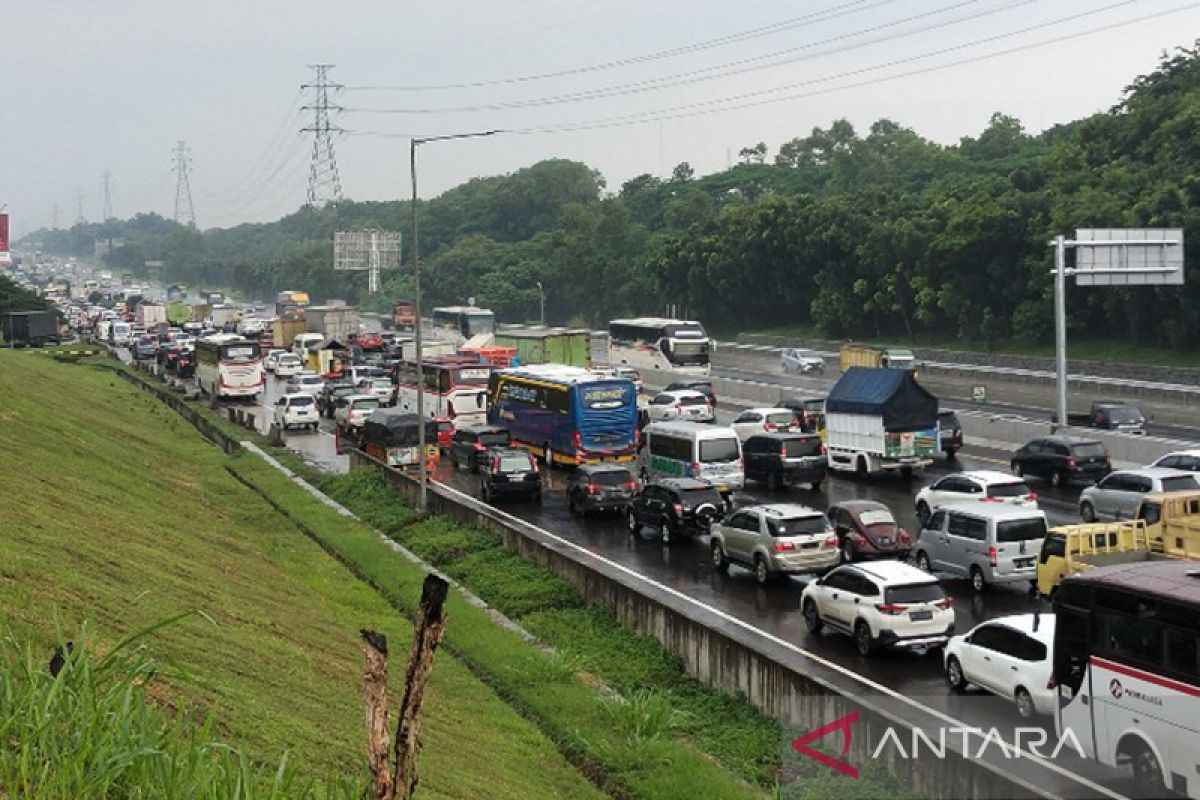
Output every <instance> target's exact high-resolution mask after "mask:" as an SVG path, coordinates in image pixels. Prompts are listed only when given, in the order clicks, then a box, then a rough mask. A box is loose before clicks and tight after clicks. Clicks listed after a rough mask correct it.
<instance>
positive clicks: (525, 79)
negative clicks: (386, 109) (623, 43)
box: [347, 0, 895, 92]
mask: <svg viewBox="0 0 1200 800" xmlns="http://www.w3.org/2000/svg"><path fill="white" fill-rule="evenodd" d="M892 2H895V0H876V2H873V3H868V2H867V0H854V2H849V3H843V4H841V5H839V6H834V7H832V8H828V9H825V10H824V11H814V12H813V13H811V14H805V15H803V16H799V17H792V18H790V19H785V20H781V21H779V22H773V23H771V24H770V25H763V26H761V27H758V28H751V29H749V30H745V31H741V32H738V33H731V34H727V35H725V36H720V37H718V38H716V39H709V40H706V41H703V42H697V43H694V44H690V45H683V46H681V47H675V48H672V49H670V50H659V51H658V52H654V53H647V54H645V55H640V56H632V57H630V58H621V59H617V60H615V61H604V62H601V63H599V64H589V65H587V66H583V67H574V68H571V69H563V70H556V71H554V72H542V73H536V74H533V75H520V76H516V77H512V78H496V79H492V80H486V81H467V82H464V83H443V84H427V85H415V86H350V87H347V91H351V92H427V91H438V90H444V89H477V88H482V87H487V86H502V85H505V84H514V83H529V82H532V81H542V80H548V79H550V78H562V77H567V76H570V75H579V74H582V73H587V72H599V71H603V70H609V69H616V68H618V67H628V66H632V65H635V64H644V63H646V62H649V61H659V60H661V59H664V58H674V57H675V56H679V55H686V54H688V53H695V52H700V51H703V50H710V49H712V48H714V47H723V46H725V45H728V44H734V43H737V42H742V41H746V40H748V39H757V38H759V37H762V36H769V35H771V34H775V33H780V32H782V31H786V30H791V29H792V28H795V27H797V26H799V25H802V24H805V23H808V24H815V23H818V22H828V21H829V20H832V19H837V18H839V17H844V16H847V15H849V14H857V13H860V12H863V11H868V10H870V9H872V8H878V7H879V6H885V5H888V4H889V3H892Z"/></svg>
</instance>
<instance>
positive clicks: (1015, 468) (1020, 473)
mask: <svg viewBox="0 0 1200 800" xmlns="http://www.w3.org/2000/svg"><path fill="white" fill-rule="evenodd" d="M1008 468H1009V469H1010V470H1012V474H1013V475H1016V476H1017V477H1018V478H1024V477H1025V468H1024V467H1023V466H1021V465H1020V464H1018V463H1017V462H1016V461H1014V462H1012V463H1011V464H1009V465H1008Z"/></svg>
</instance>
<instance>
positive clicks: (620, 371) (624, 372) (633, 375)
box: [612, 367, 642, 394]
mask: <svg viewBox="0 0 1200 800" xmlns="http://www.w3.org/2000/svg"><path fill="white" fill-rule="evenodd" d="M612 373H613V377H614V378H624V379H626V380H629V381H633V385H634V388H636V389H637V390H638V393H639V394H640V393H641V391H642V373H640V372H638V371H637V370H636V369H634V368H633V367H613V368H612Z"/></svg>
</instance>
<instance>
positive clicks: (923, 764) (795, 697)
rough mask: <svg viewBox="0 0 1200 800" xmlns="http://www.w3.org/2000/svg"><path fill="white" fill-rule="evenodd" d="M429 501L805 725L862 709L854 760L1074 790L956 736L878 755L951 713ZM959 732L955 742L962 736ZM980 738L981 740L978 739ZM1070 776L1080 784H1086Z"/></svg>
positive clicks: (564, 549)
mask: <svg viewBox="0 0 1200 800" xmlns="http://www.w3.org/2000/svg"><path fill="white" fill-rule="evenodd" d="M351 468H352V469H353V468H374V469H378V470H380V471H381V472H382V473H383V474H384V475H385V477H386V479H387V481H388V483H389V484H390V485H391V486H392V487H393V488H394V489H395V490H396V491H398V492H400V493H401V494H403V495H404V496H406V497H407V498H409V499H410V500H415V497H416V494H417V490H418V486H417V483H416V481H415V479H414V478H413V477H411V476H409V475H406V474H404V473H401V472H399V471H397V470H395V469H392V468H389V467H387V466H386V465H384V464H383V463H381V462H379V461H378V460H376V459H374V458H372V457H370V456H368V455H366V454H365V453H362V452H358V451H354V452H352V453H351ZM428 501H429V510H430V511H431V512H433V513H435V514H441V515H444V516H447V517H450V518H452V519H454V520H456V521H458V522H460V523H463V524H465V525H470V526H473V527H477V528H482V529H485V530H489V531H492V532H494V533H496V534H498V535H499V536H501V537H502V538H503V540H504V543H505V545H506V546H507V547H508V548H509V549H511V550H513V551H515V552H517V553H518V554H519V555H521V556H522V557H523V558H525V559H526V560H529V561H531V562H533V563H536V564H539V565H540V566H542V567H544V568H545V569H547V570H549V571H550V572H552V573H554V574H555V575H558V576H559V577H561V578H563V579H565V580H567V581H569V582H570V583H571V585H573V586H574V587H575V588H576V589H577V590H578V591H579V592H580V593H581V594H582V595H583V597H584V598H585V599H586V600H587V601H588V602H589V603H596V604H599V605H601V606H603V607H605V608H607V609H609V610H610V611H612V613H613V614H614V615H615V616H616V617H617V618H618V619H619V620H620V622H621V623H622V624H623V625H625V626H627V627H629V628H630V629H632V630H634V631H636V632H638V633H641V634H645V635H648V636H652V637H654V638H655V639H656V640H658V641H659V642H660V643H661V644H662V645H663V646H664V647H665V648H667V649H668V650H669V651H671V652H672V653H675V654H676V655H678V656H679V657H680V658H681V659H682V661H683V665H684V667H685V669H686V670H687V672H688V674H690V675H692V676H693V677H694V678H696V679H697V680H699V681H701V682H703V683H705V684H707V685H709V686H713V687H715V688H717V689H720V690H723V691H726V692H730V693H733V694H739V695H743V696H745V697H746V698H747V699H748V700H749V702H751V703H753V704H754V705H755V706H756V707H758V708H759V709H761V710H762V711H764V712H765V713H767V714H770V715H771V716H773V717H775V718H776V719H778V720H780V721H781V722H783V723H785V724H786V725H789V726H795V727H796V729H797V731H798V732H807V731H809V730H813V729H816V728H819V727H822V726H824V725H827V724H828V723H830V722H833V721H835V720H838V719H840V718H842V717H844V716H845V715H847V714H851V713H857V715H858V720H857V721H856V722H855V723H854V728H853V731H854V735H853V739H852V742H851V745H850V752H849V754H848V755H847V756H846V761H848V762H850V763H852V764H858V765H860V766H861V765H866V764H868V763H876V764H880V765H882V766H885V767H886V768H887V769H888V770H889V771H891V772H892V773H893V774H894V775H896V776H897V777H898V778H899V779H901V780H902V781H904V782H906V783H907V784H908V785H909V786H910V787H911V788H912V789H913V791H915V792H917V793H920V794H924V795H926V796H929V797H958V798H1001V797H1003V798H1024V797H1037V796H1043V795H1044V794H1045V793H1047V792H1050V793H1053V792H1055V791H1056V790H1061V791H1062V792H1063V795H1064V796H1065V795H1066V794H1069V793H1070V791H1071V790H1070V789H1068V788H1066V787H1065V786H1064V783H1063V782H1064V780H1065V779H1064V778H1063V777H1062V776H1061V775H1058V774H1056V773H1053V772H1051V771H1050V770H1048V769H1047V768H1045V767H1043V766H1039V765H1037V764H1035V763H1031V762H1022V763H1021V767H1020V769H1021V771H1020V773H1019V774H1018V773H1017V772H1016V771H1015V770H1013V769H1012V765H1011V762H1008V763H1006V762H1005V761H1003V760H1000V759H996V760H993V759H991V757H990V756H985V757H984V758H982V759H981V758H969V757H964V756H963V755H962V754H961V751H956V750H955V745H953V744H952V746H951V747H950V750H951V751H953V752H950V753H948V756H947V758H946V759H944V760H939V759H920V760H919V761H915V760H906V759H903V758H893V759H891V760H886V761H883V762H880V761H875V762H872V760H871V752H870V747H871V743H873V742H877V741H878V740H879V738H880V737H881V736H882V735H883V732H884V730H885V729H886V728H889V727H892V728H895V729H896V730H897V731H898V732H899V733H900V735H901V738H902V739H903V740H904V741H908V740H909V738H910V735H911V734H910V731H911V730H912V729H913V728H914V727H916V728H921V729H923V730H925V731H927V732H929V735H930V736H931V738H932V740H934V741H936V740H937V734H936V732H934V731H935V730H936V729H937V727H938V726H945V725H947V724H949V723H948V722H947V719H946V718H945V717H942V716H940V715H939V714H938V712H935V711H933V710H932V709H928V708H926V707H924V706H921V705H919V704H916V703H913V702H911V701H909V700H907V699H906V698H904V697H902V696H900V695H898V694H896V693H893V692H891V691H890V690H888V689H886V688H885V687H882V686H877V685H863V684H861V683H860V682H859V681H857V680H856V679H855V676H853V675H852V674H850V673H849V672H848V671H846V670H844V669H842V668H840V667H838V666H837V665H834V664H832V663H831V662H828V661H825V660H824V659H822V658H820V657H818V656H815V655H813V654H810V653H807V652H806V651H804V650H802V649H801V648H799V647H797V646H795V645H792V644H791V643H789V642H785V641H783V640H781V639H776V638H775V637H772V636H770V635H768V634H765V633H763V632H761V631H757V630H755V629H753V628H751V627H750V626H749V625H747V624H746V623H743V622H741V621H740V620H737V619H735V618H733V617H730V616H728V615H726V614H724V613H723V612H721V611H720V610H718V609H715V608H712V607H710V606H706V605H704V604H701V603H699V602H697V601H694V600H692V599H691V598H689V597H687V596H686V595H683V594H682V593H680V592H678V591H675V590H673V589H671V588H670V587H667V586H663V585H661V584H658V583H656V582H654V581H651V580H650V579H648V578H645V577H643V576H641V575H639V574H637V573H635V572H633V571H632V570H629V569H627V568H625V567H623V566H621V565H619V564H616V563H614V562H612V561H609V560H608V559H605V558H603V557H602V556H599V555H597V554H595V553H592V552H590V551H588V550H586V549H585V548H583V547H580V546H578V545H575V544H573V543H571V542H568V541H566V540H564V539H561V538H559V537H557V536H554V535H553V534H551V533H550V532H548V531H545V530H543V529H541V528H538V527H536V526H534V525H531V524H529V523H527V522H525V521H524V520H521V519H519V518H517V517H514V516H512V515H509V514H506V513H505V512H504V511H502V510H500V509H496V508H493V507H491V506H489V505H486V504H484V503H482V502H480V501H478V500H476V499H474V498H472V497H469V496H468V495H465V494H463V493H462V492H458V491H456V490H454V489H452V488H450V487H447V486H443V485H441V484H436V483H434V484H430V486H429V488H428ZM930 668H931V669H936V666H934V665H932V664H931V667H930ZM868 683H869V682H868ZM951 722H953V721H951ZM833 741H834V742H836V737H835V739H834V740H833ZM949 741H950V742H951V743H953V742H954V737H951V739H950V740H949ZM834 746H835V747H836V744H834ZM977 747H978V742H975V743H974V747H973V749H974V748H977ZM976 755H977V754H976ZM1068 783H1070V785H1071V786H1072V787H1074V791H1076V792H1078V790H1079V787H1078V786H1076V785H1075V784H1074V783H1073V782H1070V781H1068Z"/></svg>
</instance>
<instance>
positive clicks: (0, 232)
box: [0, 214, 8, 253]
mask: <svg viewBox="0 0 1200 800" xmlns="http://www.w3.org/2000/svg"><path fill="white" fill-rule="evenodd" d="M7 252H8V214H0V253H7Z"/></svg>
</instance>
